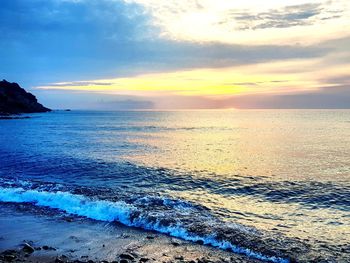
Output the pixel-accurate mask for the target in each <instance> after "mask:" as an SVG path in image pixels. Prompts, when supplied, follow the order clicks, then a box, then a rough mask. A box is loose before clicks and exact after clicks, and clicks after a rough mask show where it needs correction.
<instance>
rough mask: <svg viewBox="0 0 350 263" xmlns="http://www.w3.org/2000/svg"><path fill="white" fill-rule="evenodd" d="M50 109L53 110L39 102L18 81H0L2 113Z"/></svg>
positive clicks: (45, 110)
mask: <svg viewBox="0 0 350 263" xmlns="http://www.w3.org/2000/svg"><path fill="white" fill-rule="evenodd" d="M48 111H51V110H50V109H48V108H46V107H44V106H43V105H41V104H40V103H38V101H37V99H36V97H35V96H34V95H33V94H31V93H29V92H26V91H25V90H24V89H22V88H21V87H20V86H19V85H18V84H17V83H10V82H8V81H6V80H3V81H0V115H8V114H19V113H34V112H48Z"/></svg>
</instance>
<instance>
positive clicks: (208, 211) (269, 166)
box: [0, 109, 350, 263]
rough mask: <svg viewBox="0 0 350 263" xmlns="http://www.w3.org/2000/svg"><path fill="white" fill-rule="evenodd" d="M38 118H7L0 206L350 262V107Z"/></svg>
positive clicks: (270, 254) (228, 246)
mask: <svg viewBox="0 0 350 263" xmlns="http://www.w3.org/2000/svg"><path fill="white" fill-rule="evenodd" d="M30 117H31V118H28V119H13V120H0V208H1V206H3V205H6V204H8V203H11V204H14V205H21V204H24V203H25V204H29V205H31V206H33V207H40V208H41V210H40V211H42V209H44V210H48V211H55V212H54V213H52V212H51V213H50V215H52V216H55V213H57V214H62V213H63V214H68V215H70V216H73V218H74V217H75V216H76V217H86V218H89V219H92V220H96V221H106V222H117V223H120V224H123V225H126V226H130V227H136V228H139V229H144V230H151V231H155V232H158V233H163V234H165V235H169V236H173V237H178V238H181V239H184V240H188V241H190V242H196V243H199V244H203V245H207V246H213V247H217V248H218V249H224V250H228V251H231V252H232V253H239V254H244V255H246V256H247V257H251V258H254V259H259V260H261V261H266V262H286V263H287V262H299V261H300V262H350V110H234V109H232V110H192V111H117V112H104V111H53V112H50V113H42V114H30ZM33 211H35V210H33ZM38 216H40V215H39V214H38Z"/></svg>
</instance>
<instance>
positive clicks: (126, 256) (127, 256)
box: [119, 253, 134, 260]
mask: <svg viewBox="0 0 350 263" xmlns="http://www.w3.org/2000/svg"><path fill="white" fill-rule="evenodd" d="M119 257H120V258H122V259H129V260H133V259H134V257H133V256H132V255H130V254H126V253H123V254H120V255H119Z"/></svg>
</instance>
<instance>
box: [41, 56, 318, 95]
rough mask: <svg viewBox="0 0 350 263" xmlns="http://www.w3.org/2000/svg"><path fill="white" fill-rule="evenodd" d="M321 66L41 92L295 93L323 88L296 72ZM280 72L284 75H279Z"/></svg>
mask: <svg viewBox="0 0 350 263" xmlns="http://www.w3.org/2000/svg"><path fill="white" fill-rule="evenodd" d="M318 62H319V61H318V60H290V61H284V62H281V61H280V62H270V63H257V64H254V65H245V66H237V67H229V68H217V69H195V70H183V71H175V72H164V73H154V74H143V75H138V76H133V77H127V78H113V79H100V80H92V81H77V82H62V83H55V84H53V85H47V86H41V87H38V88H39V89H63V90H80V91H94V92H100V93H107V94H122V95H141V96H155V95H183V96H231V95H238V94H239V95H242V94H257V93H286V92H295V91H296V90H298V91H307V90H315V89H317V88H318V87H320V86H321V85H323V84H321V83H320V82H319V81H318V79H317V78H315V77H312V76H311V75H310V74H309V73H310V72H308V71H307V70H305V72H304V71H303V72H300V71H299V70H297V69H301V68H304V69H307V68H308V67H312V66H313V65H315V64H317V63H318ZM314 67H315V66H314ZM280 70H281V72H280V73H278V71H280ZM310 76H311V77H310ZM315 76H318V75H317V74H316V75H315Z"/></svg>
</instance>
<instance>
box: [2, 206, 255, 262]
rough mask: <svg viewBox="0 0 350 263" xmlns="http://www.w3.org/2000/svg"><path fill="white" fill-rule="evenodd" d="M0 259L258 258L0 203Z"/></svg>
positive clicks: (131, 260) (104, 260)
mask: <svg viewBox="0 0 350 263" xmlns="http://www.w3.org/2000/svg"><path fill="white" fill-rule="evenodd" d="M0 251H1V254H0V262H56V263H61V262H77V263H78V262H89V263H93V262H120V263H128V262H169V263H170V262H191V263H205V262H207V263H209V262H241V263H245V262H261V261H259V260H255V259H250V258H248V257H246V256H243V255H237V254H234V253H232V252H227V251H222V250H219V249H216V248H212V247H208V246H204V245H200V244H195V243H191V242H186V241H183V240H180V239H177V238H172V237H169V236H166V235H163V234H159V233H155V232H151V231H144V230H140V229H136V228H131V227H125V226H123V225H121V224H115V223H105V222H98V221H93V220H88V219H85V218H71V217H69V216H62V215H61V216H56V217H52V215H44V214H35V215H34V214H32V213H30V211H28V209H27V207H26V206H24V207H23V208H22V209H21V208H20V207H18V206H17V207H15V206H13V205H10V204H9V205H1V206H0Z"/></svg>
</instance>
